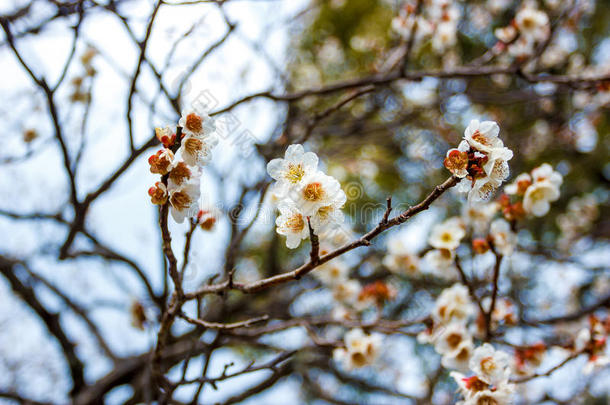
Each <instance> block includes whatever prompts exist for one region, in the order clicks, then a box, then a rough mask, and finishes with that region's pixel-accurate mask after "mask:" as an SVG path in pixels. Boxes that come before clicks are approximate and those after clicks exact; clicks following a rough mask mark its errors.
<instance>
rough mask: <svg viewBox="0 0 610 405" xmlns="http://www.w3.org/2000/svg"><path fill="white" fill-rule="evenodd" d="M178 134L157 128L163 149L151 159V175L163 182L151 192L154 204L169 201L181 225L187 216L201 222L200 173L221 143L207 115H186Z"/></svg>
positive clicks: (149, 161)
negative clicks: (156, 176)
mask: <svg viewBox="0 0 610 405" xmlns="http://www.w3.org/2000/svg"><path fill="white" fill-rule="evenodd" d="M178 126H179V129H178V131H177V133H179V134H181V135H180V137H177V136H176V132H174V131H173V130H172V128H170V127H165V128H155V134H156V136H157V139H159V141H160V142H161V143H162V144H163V148H162V149H160V150H159V151H157V152H156V153H155V154H154V155H152V156H151V157H150V158H149V159H148V163H149V165H150V172H151V173H154V174H159V175H161V180H160V181H157V182H156V183H155V185H154V186H152V187H151V188H150V189H149V190H148V194H149V195H150V198H151V201H152V203H153V204H157V205H163V204H166V203H168V202H169V204H170V208H171V214H172V217H173V218H174V220H175V221H176V222H179V223H182V222H184V219H185V218H187V217H195V216H197V217H198V219H200V217H202V215H198V213H199V211H200V210H199V205H200V203H199V198H200V195H201V186H200V183H201V174H202V171H201V169H202V167H203V166H205V165H206V164H207V163H208V162H209V161H210V159H211V157H212V148H213V147H214V146H216V144H217V143H218V138H217V137H216V135H215V131H216V126H215V124H214V120H213V119H212V118H210V117H209V116H208V115H205V114H197V113H195V112H188V113H184V114H183V115H182V117H181V118H180V121H179V122H178Z"/></svg>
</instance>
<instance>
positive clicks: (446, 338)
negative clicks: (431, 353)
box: [434, 322, 472, 354]
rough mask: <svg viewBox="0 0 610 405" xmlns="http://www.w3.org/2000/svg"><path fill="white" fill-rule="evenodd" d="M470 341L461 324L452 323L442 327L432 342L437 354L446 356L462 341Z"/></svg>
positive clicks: (468, 334)
mask: <svg viewBox="0 0 610 405" xmlns="http://www.w3.org/2000/svg"><path fill="white" fill-rule="evenodd" d="M468 340H472V337H471V336H470V333H469V332H468V329H466V325H465V324H464V323H463V322H452V323H450V324H449V325H447V326H446V327H444V328H443V329H442V330H441V331H440V333H439V335H438V336H437V337H436V339H435V340H434V349H435V350H436V352H437V353H440V354H447V353H449V352H452V351H454V350H456V349H457V348H458V347H459V346H460V344H462V342H464V341H468Z"/></svg>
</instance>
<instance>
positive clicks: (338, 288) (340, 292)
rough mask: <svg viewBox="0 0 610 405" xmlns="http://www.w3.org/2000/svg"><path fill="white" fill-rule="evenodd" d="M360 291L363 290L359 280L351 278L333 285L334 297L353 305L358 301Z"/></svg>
mask: <svg viewBox="0 0 610 405" xmlns="http://www.w3.org/2000/svg"><path fill="white" fill-rule="evenodd" d="M360 291H362V286H361V285H360V283H359V282H358V281H357V280H352V279H349V280H347V281H344V282H342V283H339V284H335V285H334V286H333V298H334V299H335V300H337V301H339V302H342V303H345V304H348V305H352V306H353V305H355V304H356V303H357V301H358V296H359V295H360Z"/></svg>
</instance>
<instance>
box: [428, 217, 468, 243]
mask: <svg viewBox="0 0 610 405" xmlns="http://www.w3.org/2000/svg"><path fill="white" fill-rule="evenodd" d="M465 235H466V229H465V226H464V223H463V222H462V220H461V219H460V218H459V217H453V218H449V219H448V220H446V221H445V222H443V223H440V224H438V225H435V226H434V227H433V228H432V232H431V233H430V236H429V237H428V243H429V244H430V246H432V247H434V248H436V249H447V250H455V249H457V247H458V246H459V245H460V242H461V240H462V238H464V236H465Z"/></svg>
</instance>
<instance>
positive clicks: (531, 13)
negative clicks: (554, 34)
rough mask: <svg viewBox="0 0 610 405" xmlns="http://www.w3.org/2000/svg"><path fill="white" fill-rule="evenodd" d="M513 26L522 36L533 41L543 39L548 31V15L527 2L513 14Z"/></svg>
mask: <svg viewBox="0 0 610 405" xmlns="http://www.w3.org/2000/svg"><path fill="white" fill-rule="evenodd" d="M515 26H516V27H517V29H518V30H519V33H520V34H521V35H522V36H524V37H526V38H531V39H533V40H535V41H543V40H545V39H546V37H547V36H548V35H549V33H550V24H549V17H548V16H547V15H546V13H545V12H544V11H541V10H538V9H536V8H535V7H532V5H531V4H529V3H528V4H526V6H525V7H523V8H522V9H521V10H519V12H518V13H517V15H516V16H515Z"/></svg>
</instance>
